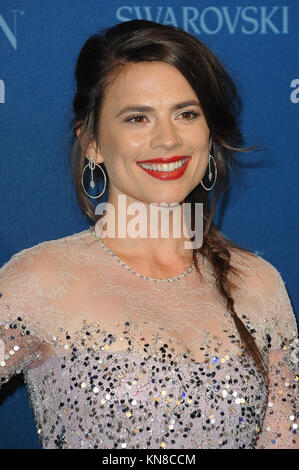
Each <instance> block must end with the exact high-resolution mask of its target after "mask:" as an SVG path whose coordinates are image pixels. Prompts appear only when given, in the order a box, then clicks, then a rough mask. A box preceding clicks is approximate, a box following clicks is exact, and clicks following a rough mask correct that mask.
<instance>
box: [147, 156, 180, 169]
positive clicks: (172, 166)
mask: <svg viewBox="0 0 299 470" xmlns="http://www.w3.org/2000/svg"><path fill="white" fill-rule="evenodd" d="M185 162H186V158H184V159H183V160H178V161H177V162H172V163H162V164H152V165H149V164H148V163H139V165H140V166H142V167H143V168H146V169H147V170H152V171H166V172H167V171H173V170H177V169H178V168H180V167H181V166H183V165H184V163H185Z"/></svg>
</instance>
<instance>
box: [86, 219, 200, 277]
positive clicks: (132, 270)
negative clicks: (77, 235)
mask: <svg viewBox="0 0 299 470" xmlns="http://www.w3.org/2000/svg"><path fill="white" fill-rule="evenodd" d="M89 228H90V230H91V232H92V234H93V236H94V237H95V239H96V240H97V242H98V243H99V244H100V245H101V246H102V248H104V250H105V251H106V252H107V253H109V254H110V255H111V256H113V257H114V259H115V260H116V261H117V262H118V263H119V264H120V265H121V266H123V267H124V268H125V269H127V270H128V271H130V272H131V273H132V274H134V275H135V276H137V277H140V278H141V279H146V280H148V281H151V282H174V281H177V280H179V279H181V278H182V277H185V276H186V274H188V273H191V272H192V271H193V270H194V268H195V265H194V261H193V262H192V264H191V266H189V267H188V268H187V269H186V270H185V271H184V272H183V273H181V274H179V275H178V276H176V277H167V278H164V279H163V278H154V277H150V276H145V275H144V274H141V273H138V272H137V271H135V270H134V269H133V268H131V267H130V266H128V265H127V264H126V263H125V262H124V261H122V260H121V259H120V258H119V257H118V256H117V255H116V254H115V253H113V251H112V250H111V249H110V248H108V246H106V245H105V243H104V242H103V240H102V239H101V237H99V236H98V235H97V234H96V232H95V229H94V227H92V226H89Z"/></svg>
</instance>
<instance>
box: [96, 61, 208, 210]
mask: <svg viewBox="0 0 299 470" xmlns="http://www.w3.org/2000/svg"><path fill="white" fill-rule="evenodd" d="M190 101H193V102H194V104H192V105H188V104H185V105H183V107H180V108H179V107H177V109H175V108H174V107H175V105H178V104H180V103H186V102H190ZM128 106H130V107H132V109H131V110H125V108H127V107H128ZM137 107H148V108H150V109H148V110H140V109H139V110H138V109H135V108H137ZM133 108H134V109H133ZM209 136H210V133H209V128H208V126H207V123H206V120H205V117H204V115H203V112H202V110H201V107H200V104H199V103H198V99H197V97H196V95H195V93H194V91H193V90H192V88H191V87H190V85H189V84H188V82H187V81H186V79H185V78H184V77H183V76H182V75H181V73H180V72H179V71H178V70H177V69H175V68H174V67H172V66H170V65H168V64H165V63H163V62H140V63H136V64H131V65H129V66H128V67H127V68H126V70H125V73H121V74H120V75H119V76H118V77H117V79H116V80H115V81H114V82H113V84H112V85H111V86H110V88H109V89H108V91H107V94H106V96H105V99H104V102H103V106H102V110H101V117H100V128H99V141H100V150H98V151H97V152H96V153H95V151H91V152H90V153H89V155H90V154H92V155H93V156H94V158H95V160H96V162H97V163H101V162H104V164H105V167H106V169H107V173H108V176H109V183H110V187H109V202H112V203H113V201H115V200H116V198H117V195H118V194H125V195H127V196H128V197H129V201H128V202H129V203H130V202H133V200H135V201H136V200H137V201H143V202H145V203H151V202H156V203H162V202H164V203H167V204H171V203H177V202H182V201H183V200H184V199H185V197H186V196H187V195H188V194H189V193H190V192H191V191H192V190H193V189H194V188H195V186H197V185H198V184H199V182H200V181H201V179H202V177H203V175H204V173H205V170H206V167H207V163H208V154H209V150H210V146H211V145H210V144H211V142H210V139H209ZM174 156H175V157H177V156H179V157H181V159H180V160H178V161H177V164H176V165H179V164H183V163H185V162H186V163H185V164H184V165H183V170H185V171H182V170H178V169H177V170H176V171H174V170H173V166H169V164H168V166H167V169H168V170H170V171H167V173H166V172H160V171H159V172H157V171H156V170H157V169H158V168H159V169H160V170H162V167H155V170H154V169H153V167H152V166H151V168H148V169H147V171H146V170H145V169H143V168H142V167H141V166H140V165H139V164H138V163H140V162H141V163H142V162H145V161H147V160H152V159H156V158H166V159H167V158H170V157H174ZM186 157H188V159H186ZM137 162H138V163H137ZM148 165H152V163H151V164H148ZM164 168H165V169H166V167H164ZM148 170H150V171H148ZM155 171H156V172H155ZM158 173H159V175H160V176H159V177H157V175H158ZM182 173H183V174H182Z"/></svg>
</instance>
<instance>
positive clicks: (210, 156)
mask: <svg viewBox="0 0 299 470" xmlns="http://www.w3.org/2000/svg"><path fill="white" fill-rule="evenodd" d="M211 159H213V163H214V167H215V179H214V183H213V184H212V186H211V187H210V188H206V186H205V185H204V184H203V182H202V180H201V182H200V184H201V185H202V187H203V188H204V189H206V190H207V191H211V189H213V188H214V186H215V183H216V180H217V165H216V160H215V158H214V157H213V155H211V154H210V153H209V181H211V179H212V176H213V175H212V171H211Z"/></svg>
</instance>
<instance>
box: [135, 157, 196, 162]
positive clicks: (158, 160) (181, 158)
mask: <svg viewBox="0 0 299 470" xmlns="http://www.w3.org/2000/svg"><path fill="white" fill-rule="evenodd" d="M183 158H190V157H189V156H188V155H179V156H174V157H160V158H152V159H151V160H143V161H139V162H137V163H172V162H177V161H178V160H183Z"/></svg>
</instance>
